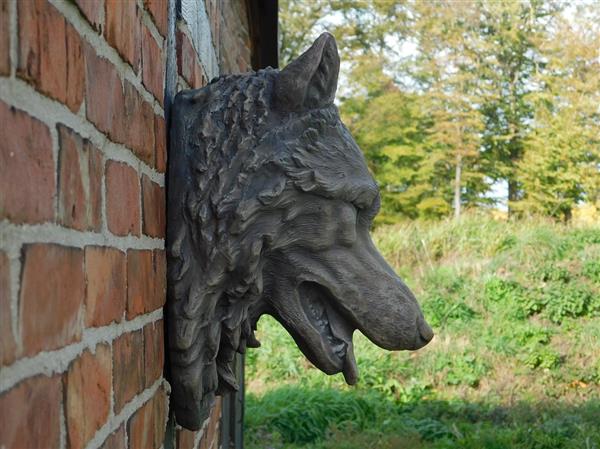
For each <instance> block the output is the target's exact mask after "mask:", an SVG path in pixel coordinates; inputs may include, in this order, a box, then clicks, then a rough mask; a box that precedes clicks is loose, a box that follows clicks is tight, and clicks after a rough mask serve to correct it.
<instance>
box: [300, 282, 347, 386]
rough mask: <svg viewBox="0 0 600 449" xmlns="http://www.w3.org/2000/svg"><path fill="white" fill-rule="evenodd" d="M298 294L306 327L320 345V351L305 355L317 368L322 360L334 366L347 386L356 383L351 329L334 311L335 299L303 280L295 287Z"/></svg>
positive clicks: (320, 288) (326, 291) (316, 285)
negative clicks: (342, 375)
mask: <svg viewBox="0 0 600 449" xmlns="http://www.w3.org/2000/svg"><path fill="white" fill-rule="evenodd" d="M298 295H299V297H300V302H301V303H302V306H303V308H304V313H305V315H306V317H307V318H308V321H309V324H310V325H311V327H312V328H313V329H314V330H315V331H316V332H317V333H318V334H319V336H320V338H321V342H322V345H321V349H322V350H321V351H319V348H314V347H310V348H307V349H309V350H310V352H312V354H310V355H309V354H307V356H309V359H311V360H312V361H313V363H315V365H317V367H319V368H321V369H323V367H322V366H320V365H321V363H320V360H321V358H322V357H326V358H327V359H328V361H329V362H330V363H333V364H334V365H337V366H338V372H340V371H341V372H343V374H344V378H345V380H346V382H347V383H348V384H350V385H353V384H355V383H356V381H357V380H358V367H357V365H356V359H355V358H354V348H353V343H352V334H353V332H354V329H355V327H354V326H352V325H351V324H350V322H349V320H347V319H346V318H345V317H344V316H342V314H341V313H339V312H338V311H337V310H336V308H335V306H334V303H335V296H334V295H333V294H332V293H331V292H330V291H329V289H327V288H326V287H324V286H322V285H320V284H318V283H315V282H309V281H305V282H302V283H301V284H300V285H299V286H298ZM319 352H320V354H319ZM311 355H312V357H311ZM336 359H337V360H336Z"/></svg>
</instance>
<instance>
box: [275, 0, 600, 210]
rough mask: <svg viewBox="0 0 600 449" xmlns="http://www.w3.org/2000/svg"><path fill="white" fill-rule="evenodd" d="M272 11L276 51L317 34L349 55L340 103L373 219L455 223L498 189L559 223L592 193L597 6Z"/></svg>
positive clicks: (598, 182) (391, 5)
mask: <svg viewBox="0 0 600 449" xmlns="http://www.w3.org/2000/svg"><path fill="white" fill-rule="evenodd" d="M280 5H281V19H282V41H281V44H282V49H281V51H282V57H283V60H284V62H285V61H288V60H289V59H290V58H293V57H295V56H297V54H298V53H299V52H300V51H301V49H302V48H305V47H306V46H308V45H309V44H310V41H311V40H312V39H313V38H314V37H315V35H316V34H318V33H319V32H320V31H322V30H323V29H325V28H327V29H328V30H329V31H330V32H333V33H334V35H336V37H337V39H338V43H339V45H340V51H341V53H342V59H343V61H345V65H344V66H343V73H342V77H341V84H342V89H341V90H342V92H343V95H342V97H341V99H340V109H341V112H342V114H343V117H344V119H345V121H346V122H347V124H348V126H349V128H350V130H351V131H352V133H353V134H354V136H355V138H356V139H357V142H358V143H359V145H360V146H361V148H363V150H364V152H365V154H366V157H367V159H368V161H369V164H370V167H371V169H372V170H373V172H374V174H375V176H376V178H377V180H378V181H379V183H380V185H381V189H382V198H383V212H384V216H385V218H386V219H388V220H394V219H397V218H399V217H410V218H416V217H428V218H433V217H440V216H445V215H449V214H452V213H453V214H454V215H455V216H459V215H460V212H461V210H462V209H463V208H474V207H484V206H487V205H490V204H492V203H493V202H494V201H495V199H494V198H493V195H492V190H493V188H494V186H497V185H498V184H499V183H501V184H502V185H505V186H507V192H506V198H505V203H506V204H507V205H508V206H509V211H510V213H513V214H519V215H523V214H530V213H535V214H546V215H550V216H552V217H555V218H557V219H563V220H569V218H570V217H571V214H572V210H573V208H574V207H576V206H577V205H578V204H580V203H581V202H583V201H587V202H592V203H593V202H594V201H598V199H599V196H600V193H599V191H600V137H599V135H600V132H599V131H598V130H599V129H600V128H599V125H600V107H599V106H598V105H599V104H600V59H599V58H598V51H599V49H600V29H599V24H600V12H599V9H598V8H597V5H594V4H593V2H592V3H581V4H577V5H576V6H573V5H570V4H569V3H567V2H563V1H561V0H544V1H541V0H523V1H518V2H517V1H509V2H497V1H491V0H486V1H484V0H479V1H473V2H444V1H441V0H430V1H427V2H424V1H418V0H402V1H387V0H337V1H325V0H318V1H311V2H304V1H302V2H292V1H291V0H284V1H282V2H281V3H280Z"/></svg>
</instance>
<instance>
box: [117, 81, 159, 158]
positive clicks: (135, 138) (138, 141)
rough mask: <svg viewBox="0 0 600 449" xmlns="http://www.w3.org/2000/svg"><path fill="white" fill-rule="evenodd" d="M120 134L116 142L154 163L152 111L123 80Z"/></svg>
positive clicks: (138, 94)
mask: <svg viewBox="0 0 600 449" xmlns="http://www.w3.org/2000/svg"><path fill="white" fill-rule="evenodd" d="M123 120H124V122H123V123H122V129H121V130H120V132H121V135H119V136H117V142H121V143H124V144H126V145H127V146H129V147H131V148H132V149H133V151H134V153H135V154H136V155H137V156H138V157H139V158H140V159H141V160H142V161H144V162H146V163H147V164H148V165H150V166H153V165H154V133H153V132H152V130H153V127H154V111H153V110H152V106H151V105H150V103H148V102H147V101H144V99H143V98H142V96H141V95H140V93H139V92H138V91H137V90H136V88H135V87H133V86H132V85H131V84H130V83H129V82H128V81H125V102H124V110H123Z"/></svg>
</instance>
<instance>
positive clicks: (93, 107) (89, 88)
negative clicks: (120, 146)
mask: <svg viewBox="0 0 600 449" xmlns="http://www.w3.org/2000/svg"><path fill="white" fill-rule="evenodd" d="M84 50H85V67H86V80H87V82H86V91H85V95H86V98H88V99H89V100H88V101H86V113H87V118H88V120H89V121H90V122H92V123H93V124H94V125H96V128H98V129H99V130H100V131H102V132H103V133H106V134H107V135H108V138H109V139H111V140H113V141H118V140H117V139H118V138H120V137H122V131H121V128H122V127H123V109H124V107H125V106H124V105H125V96H124V94H123V84H122V83H121V79H120V78H119V75H118V74H117V71H116V70H115V67H114V66H113V65H112V63H111V62H110V61H109V60H108V59H104V58H101V57H100V56H98V55H96V51H95V50H94V48H93V47H91V46H90V45H87V44H86V45H85V46H84Z"/></svg>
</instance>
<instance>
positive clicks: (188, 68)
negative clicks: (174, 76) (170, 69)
mask: <svg viewBox="0 0 600 449" xmlns="http://www.w3.org/2000/svg"><path fill="white" fill-rule="evenodd" d="M197 61H198V59H197V54H196V50H195V49H194V46H193V45H192V43H191V42H190V40H189V39H188V37H187V36H186V35H185V33H183V32H181V31H177V70H178V73H179V74H180V75H181V76H182V77H183V79H184V80H186V82H187V83H188V84H189V85H190V86H191V87H192V88H199V87H203V86H205V85H206V77H205V76H204V71H203V70H202V68H201V67H200V65H199V64H198V62H197Z"/></svg>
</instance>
